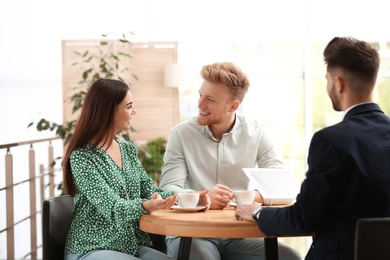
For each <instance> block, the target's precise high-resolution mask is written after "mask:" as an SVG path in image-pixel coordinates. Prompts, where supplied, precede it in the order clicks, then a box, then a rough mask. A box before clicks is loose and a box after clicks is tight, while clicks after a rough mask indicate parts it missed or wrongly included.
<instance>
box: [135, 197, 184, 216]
mask: <svg viewBox="0 0 390 260" xmlns="http://www.w3.org/2000/svg"><path fill="white" fill-rule="evenodd" d="M176 200H177V194H174V195H173V196H169V197H168V198H166V199H163V198H161V196H160V194H158V193H157V192H155V193H153V195H152V199H151V200H146V201H144V202H143V203H142V204H143V206H144V208H145V209H146V210H147V211H148V212H149V213H151V212H153V211H155V210H159V209H170V208H171V207H172V206H173V204H175V202H176Z"/></svg>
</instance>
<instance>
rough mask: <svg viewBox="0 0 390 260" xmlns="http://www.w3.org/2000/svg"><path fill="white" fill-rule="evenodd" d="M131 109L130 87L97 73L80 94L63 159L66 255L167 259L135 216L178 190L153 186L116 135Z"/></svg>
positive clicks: (169, 201)
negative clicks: (69, 203) (69, 204)
mask: <svg viewBox="0 0 390 260" xmlns="http://www.w3.org/2000/svg"><path fill="white" fill-rule="evenodd" d="M135 113H136V112H135V110H134V107H133V97H132V94H131V91H130V89H129V87H128V86H127V85H126V84H125V83H124V82H122V81H119V80H112V79H99V80H97V81H95V82H94V83H93V84H92V85H91V86H90V88H89V90H88V92H87V94H86V96H85V100H84V105H83V108H82V111H81V115H80V118H79V120H78V121H77V125H76V129H75V131H74V135H73V137H72V139H71V141H70V143H69V145H68V148H67V151H66V153H65V156H64V161H63V162H64V167H63V168H64V172H63V174H64V176H63V177H64V186H65V189H66V191H67V193H68V194H69V195H71V196H73V197H74V203H75V208H74V213H73V221H72V224H71V227H70V230H69V234H68V238H67V242H66V246H65V252H64V256H65V259H66V260H70V259H72V260H73V259H83V260H84V259H171V258H170V257H168V256H167V255H165V254H163V253H161V252H160V251H157V250H154V249H152V248H151V246H152V243H151V240H150V238H149V236H148V234H147V233H145V232H143V231H141V230H140V229H139V218H140V217H141V216H142V215H143V214H147V213H148V212H152V211H154V210H158V209H169V208H170V207H171V206H172V205H173V204H174V203H175V201H176V198H177V194H173V193H166V192H164V191H163V190H162V189H160V188H157V187H156V186H155V185H154V182H153V180H152V179H151V178H150V176H149V175H148V174H147V173H146V172H145V170H144V169H143V167H142V165H141V163H140V161H139V160H138V157H137V151H136V147H135V146H134V144H133V143H132V142H127V141H123V140H120V139H117V138H116V137H115V134H116V133H117V132H118V131H119V130H129V129H130V121H131V118H132V116H133V115H135ZM206 196H207V195H206ZM203 197H205V196H203Z"/></svg>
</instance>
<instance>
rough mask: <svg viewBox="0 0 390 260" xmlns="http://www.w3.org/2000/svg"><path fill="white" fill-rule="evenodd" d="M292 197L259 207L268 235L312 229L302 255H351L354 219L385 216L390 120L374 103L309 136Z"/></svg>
mask: <svg viewBox="0 0 390 260" xmlns="http://www.w3.org/2000/svg"><path fill="white" fill-rule="evenodd" d="M308 166H309V168H308V171H307V173H306V178H305V180H304V181H303V183H302V187H301V190H300V193H299V195H298V196H297V201H296V203H295V204H294V205H292V206H289V207H286V208H279V209H277V208H264V209H263V210H262V212H261V214H260V218H259V222H258V224H259V227H260V229H261V230H262V231H263V232H264V233H266V234H267V235H302V234H310V233H313V232H314V233H315V236H314V237H313V244H312V246H311V248H310V250H309V252H308V254H307V256H306V259H332V260H335V259H342V260H348V259H353V254H354V236H355V226H356V221H357V220H358V219H359V218H363V217H389V216H390V118H389V117H387V116H386V115H384V113H383V112H382V111H381V109H380V108H379V106H378V105H377V104H374V103H369V104H361V105H358V106H356V107H354V108H352V109H351V110H350V111H349V112H348V113H347V114H346V116H345V118H344V120H343V121H342V122H340V123H338V124H336V125H334V126H330V127H327V128H325V129H322V130H320V131H318V132H317V133H315V134H314V136H313V138H312V141H311V144H310V148H309V156H308Z"/></svg>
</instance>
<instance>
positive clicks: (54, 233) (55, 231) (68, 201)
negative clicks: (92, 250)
mask: <svg viewBox="0 0 390 260" xmlns="http://www.w3.org/2000/svg"><path fill="white" fill-rule="evenodd" d="M73 208H74V204H73V198H72V197H71V196H69V195H63V196H58V197H53V198H49V199H45V200H44V201H43V205H42V240H43V260H52V259H63V258H64V248H65V243H66V237H67V236H68V230H69V228H70V224H71V223H72V214H73ZM149 236H150V238H151V240H152V242H153V248H154V249H156V250H159V251H161V252H163V253H166V252H167V247H166V245H165V236H163V235H157V234H149Z"/></svg>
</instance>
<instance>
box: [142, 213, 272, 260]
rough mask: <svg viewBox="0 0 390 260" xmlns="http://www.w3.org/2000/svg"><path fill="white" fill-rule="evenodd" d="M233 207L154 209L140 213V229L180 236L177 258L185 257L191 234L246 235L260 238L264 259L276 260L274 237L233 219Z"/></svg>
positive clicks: (186, 256)
mask: <svg viewBox="0 0 390 260" xmlns="http://www.w3.org/2000/svg"><path fill="white" fill-rule="evenodd" d="M234 212H235V210H234V208H230V207H229V208H225V209H223V210H208V211H206V212H203V211H201V212H193V213H187V212H180V211H178V210H157V211H154V212H152V214H149V215H143V216H142V217H141V220H140V228H141V230H143V231H145V232H148V233H153V234H160V235H167V236H180V237H181V240H180V247H179V254H178V259H179V260H185V259H188V258H189V254H190V248H191V242H192V238H193V237H201V238H248V237H263V238H264V242H265V255H266V259H267V260H274V259H278V240H277V237H267V236H266V235H265V234H264V233H263V232H261V231H260V229H259V228H258V226H257V223H255V222H252V221H242V220H236V218H235V216H234Z"/></svg>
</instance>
